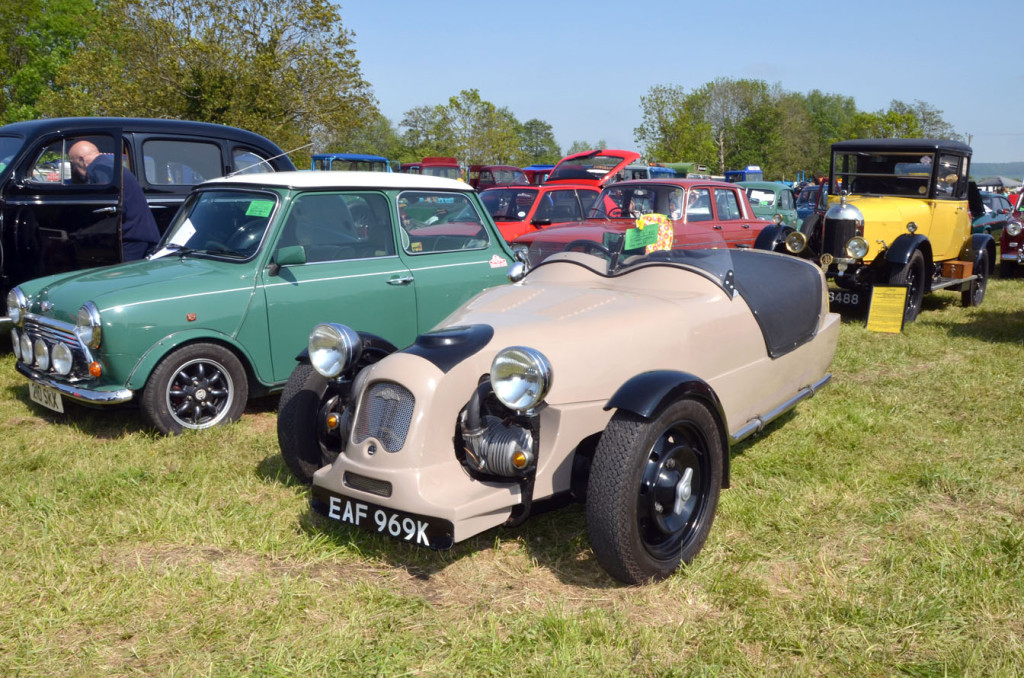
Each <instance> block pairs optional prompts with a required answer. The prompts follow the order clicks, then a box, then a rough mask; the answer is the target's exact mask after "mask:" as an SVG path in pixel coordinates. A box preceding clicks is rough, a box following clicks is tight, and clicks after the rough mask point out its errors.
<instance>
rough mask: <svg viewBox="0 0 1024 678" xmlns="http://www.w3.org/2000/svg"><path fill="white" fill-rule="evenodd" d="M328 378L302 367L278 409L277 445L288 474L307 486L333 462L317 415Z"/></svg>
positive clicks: (299, 366) (295, 375)
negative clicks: (323, 441)
mask: <svg viewBox="0 0 1024 678" xmlns="http://www.w3.org/2000/svg"><path fill="white" fill-rule="evenodd" d="M327 385H328V382H327V377H324V376H323V375H321V374H320V373H319V372H317V371H316V370H315V369H313V366H312V365H309V364H307V363H299V364H298V365H296V367H295V369H294V370H293V371H292V374H291V376H290V377H288V383H287V384H285V387H284V391H283V392H282V393H281V401H280V403H279V404H278V406H277V443H278V445H280V447H281V456H282V457H283V458H284V463H285V464H286V465H287V466H288V470H290V471H291V472H292V474H293V475H294V476H295V478H296V479H297V480H298V481H299V482H301V483H304V484H306V485H309V484H310V483H312V482H313V473H314V472H315V471H316V470H317V469H319V468H321V467H322V466H326V465H327V464H330V463H331V462H333V461H334V459H336V458H337V454H331V453H330V452H329V451H328V450H327V449H326V448H325V447H324V446H323V445H322V444H321V443H320V438H319V436H317V430H316V427H317V421H316V419H317V415H318V414H319V412H320V407H321V405H323V399H324V395H325V394H326V393H327Z"/></svg>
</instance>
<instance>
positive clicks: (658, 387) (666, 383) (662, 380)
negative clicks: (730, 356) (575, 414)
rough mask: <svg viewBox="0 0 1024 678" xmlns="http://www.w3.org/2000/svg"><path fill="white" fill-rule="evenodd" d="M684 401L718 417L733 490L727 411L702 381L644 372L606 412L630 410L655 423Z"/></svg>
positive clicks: (724, 482) (724, 477)
mask: <svg viewBox="0 0 1024 678" xmlns="http://www.w3.org/2000/svg"><path fill="white" fill-rule="evenodd" d="M683 398H696V399H699V400H702V401H704V403H705V404H707V405H708V407H710V408H711V411H712V412H713V413H714V416H715V421H716V423H717V424H718V435H719V437H720V438H721V440H722V449H723V450H725V451H726V454H725V464H724V468H723V469H722V471H723V475H722V487H729V454H728V450H729V435H728V430H729V429H728V423H727V422H726V420H725V411H724V410H723V409H722V403H721V401H720V400H719V399H718V395H717V394H716V393H715V391H714V389H712V388H711V386H710V385H709V384H708V383H707V382H706V381H704V380H703V379H701V378H700V377H697V376H694V375H692V374H690V373H688V372H677V371H674V370H655V371H653V372H644V373H642V374H638V375H636V376H635V377H633V378H632V379H630V380H629V381H627V382H626V383H625V384H623V385H622V386H620V387H619V389H618V390H617V391H616V392H615V394H614V395H613V396H612V397H611V398H610V399H609V400H608V402H607V403H606V404H605V406H604V409H606V410H611V409H617V410H626V411H627V412H632V413H634V414H637V415H640V416H641V417H644V418H646V419H655V418H657V417H658V415H659V414H661V412H662V410H664V409H665V408H666V407H668V406H669V405H670V404H672V403H674V402H676V401H677V400H681V399H683Z"/></svg>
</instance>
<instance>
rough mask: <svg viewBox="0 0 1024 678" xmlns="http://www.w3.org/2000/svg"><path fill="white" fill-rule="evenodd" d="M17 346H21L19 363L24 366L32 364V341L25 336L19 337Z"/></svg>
mask: <svg viewBox="0 0 1024 678" xmlns="http://www.w3.org/2000/svg"><path fill="white" fill-rule="evenodd" d="M18 344H19V345H20V346H21V361H22V362H23V363H25V364H26V365H31V364H32V340H31V339H30V338H29V336H28V335H27V334H23V335H21V339H20V340H19V342H18Z"/></svg>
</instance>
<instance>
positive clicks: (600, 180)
mask: <svg viewBox="0 0 1024 678" xmlns="http://www.w3.org/2000/svg"><path fill="white" fill-rule="evenodd" d="M639 159H640V154H639V153H636V152H635V151H616V150H612V149H601V150H597V151H584V152H583V153H574V154H572V155H567V156H565V157H564V158H562V159H561V160H559V161H558V164H557V165H555V169H553V170H551V174H549V175H548V178H547V180H546V181H545V182H544V183H548V184H550V183H557V182H570V183H574V184H590V185H592V186H604V185H605V184H610V183H611V182H613V181H617V180H619V179H622V178H623V177H621V176H620V175H619V173H620V172H622V171H623V170H624V169H625V168H626V165H629V164H630V163H635V162H636V161H638V160H639Z"/></svg>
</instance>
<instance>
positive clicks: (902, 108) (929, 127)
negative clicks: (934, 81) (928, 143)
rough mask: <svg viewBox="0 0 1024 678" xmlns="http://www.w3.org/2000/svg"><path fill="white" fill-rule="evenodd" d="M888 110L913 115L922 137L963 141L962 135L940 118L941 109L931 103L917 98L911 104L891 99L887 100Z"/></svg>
mask: <svg viewBox="0 0 1024 678" xmlns="http://www.w3.org/2000/svg"><path fill="white" fill-rule="evenodd" d="M889 111H891V112H894V113H897V114H902V115H911V116H913V117H914V119H916V120H917V124H918V127H919V128H920V134H921V136H923V137H927V138H930V139H952V140H954V141H963V137H962V136H961V135H959V134H957V133H956V130H955V129H953V126H952V125H950V124H949V123H948V122H946V121H945V120H944V119H943V118H942V111H940V110H938V109H937V108H935V107H934V106H932V105H931V104H927V103H925V102H923V101H919V100H918V101H914V103H912V104H906V103H903V102H902V101H899V100H898V99H893V100H892V101H891V102H889Z"/></svg>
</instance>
